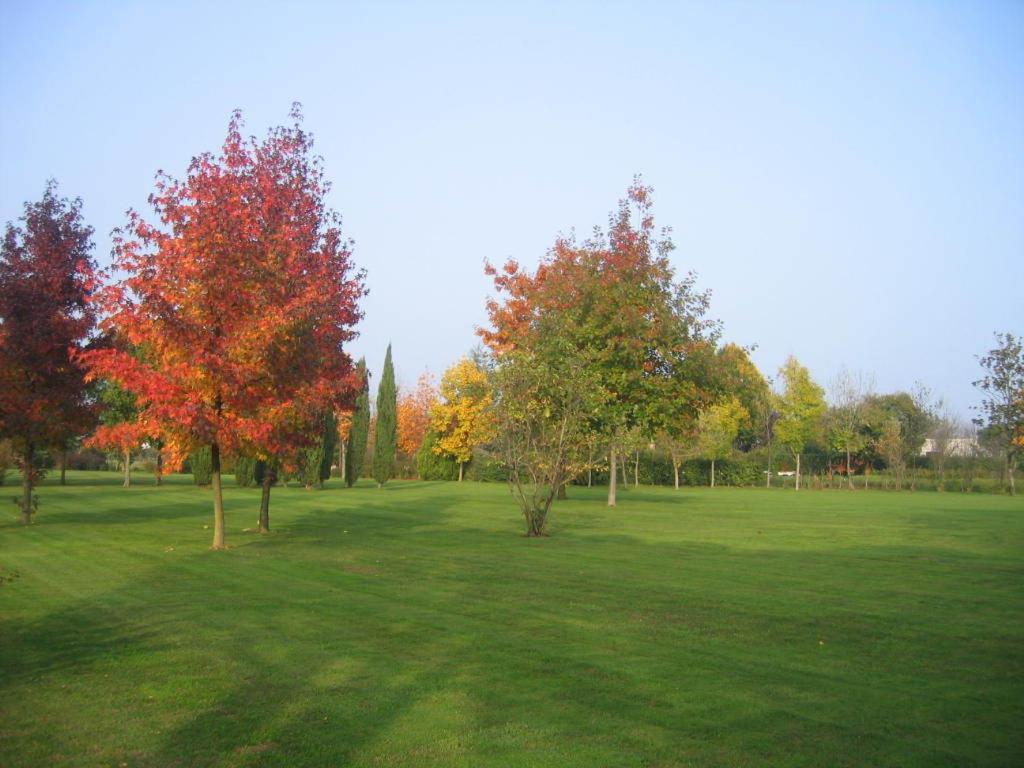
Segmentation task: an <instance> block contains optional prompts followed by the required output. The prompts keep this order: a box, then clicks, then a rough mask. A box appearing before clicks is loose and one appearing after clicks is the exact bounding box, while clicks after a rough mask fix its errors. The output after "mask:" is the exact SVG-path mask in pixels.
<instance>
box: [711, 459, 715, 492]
mask: <svg viewBox="0 0 1024 768" xmlns="http://www.w3.org/2000/svg"><path fill="white" fill-rule="evenodd" d="M711 487H712V488H714V487H715V460H714V459H712V460H711Z"/></svg>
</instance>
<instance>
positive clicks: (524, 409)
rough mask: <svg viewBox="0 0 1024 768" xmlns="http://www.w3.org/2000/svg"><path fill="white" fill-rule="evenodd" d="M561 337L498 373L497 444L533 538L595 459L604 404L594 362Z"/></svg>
mask: <svg viewBox="0 0 1024 768" xmlns="http://www.w3.org/2000/svg"><path fill="white" fill-rule="evenodd" d="M556 333H557V329H553V332H552V333H550V334H545V339H546V340H545V342H544V343H543V344H540V345H538V346H535V347H534V348H532V349H530V350H526V349H518V350H515V351H508V352H506V353H504V354H502V355H501V356H499V358H498V360H497V366H496V368H495V371H494V380H495V384H496V387H495V388H496V393H497V397H496V399H495V406H494V412H495V425H496V427H497V430H496V431H497V446H498V448H499V450H500V452H501V456H502V460H503V463H504V465H505V467H506V468H507V470H508V478H509V485H510V487H511V489H512V493H513V495H514V496H515V498H516V500H517V501H518V502H519V506H520V509H521V510H522V513H523V517H524V519H525V520H526V534H527V536H543V535H546V532H547V521H548V514H549V512H550V509H551V504H552V502H553V501H554V500H555V497H556V496H557V494H558V491H559V489H561V488H562V487H563V486H564V485H565V483H566V481H567V480H568V479H569V478H571V477H572V476H574V475H575V474H577V473H578V472H579V471H581V470H582V468H583V467H585V466H586V464H587V462H588V460H589V458H588V453H589V451H588V448H589V438H590V436H591V428H590V419H592V418H593V416H594V414H596V413H599V412H600V408H601V406H602V405H603V403H602V402H601V398H602V394H603V393H602V389H601V387H600V384H599V381H598V379H597V376H596V375H595V372H594V369H593V368H592V367H591V366H590V365H589V361H588V360H586V358H585V357H583V356H582V355H580V353H579V351H578V350H576V349H575V348H574V346H573V344H572V343H571V341H570V340H569V339H566V338H564V337H563V338H559V337H558V336H557V335H556Z"/></svg>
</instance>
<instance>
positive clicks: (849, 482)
mask: <svg viewBox="0 0 1024 768" xmlns="http://www.w3.org/2000/svg"><path fill="white" fill-rule="evenodd" d="M846 485H847V486H848V487H849V489H850V490H851V491H852V490H853V470H852V469H851V468H850V449H849V448H847V449H846Z"/></svg>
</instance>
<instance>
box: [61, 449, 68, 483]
mask: <svg viewBox="0 0 1024 768" xmlns="http://www.w3.org/2000/svg"><path fill="white" fill-rule="evenodd" d="M67 468H68V449H67V448H64V449H62V450H61V452H60V484H61V485H67V484H68V481H67V477H66V476H65V472H66V471H67Z"/></svg>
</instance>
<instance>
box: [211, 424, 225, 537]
mask: <svg viewBox="0 0 1024 768" xmlns="http://www.w3.org/2000/svg"><path fill="white" fill-rule="evenodd" d="M210 484H211V485H212V486H213V544H212V545H211V546H210V549H226V547H225V546H224V496H223V495H222V493H221V485H220V446H219V445H217V443H213V444H212V445H211V446H210Z"/></svg>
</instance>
